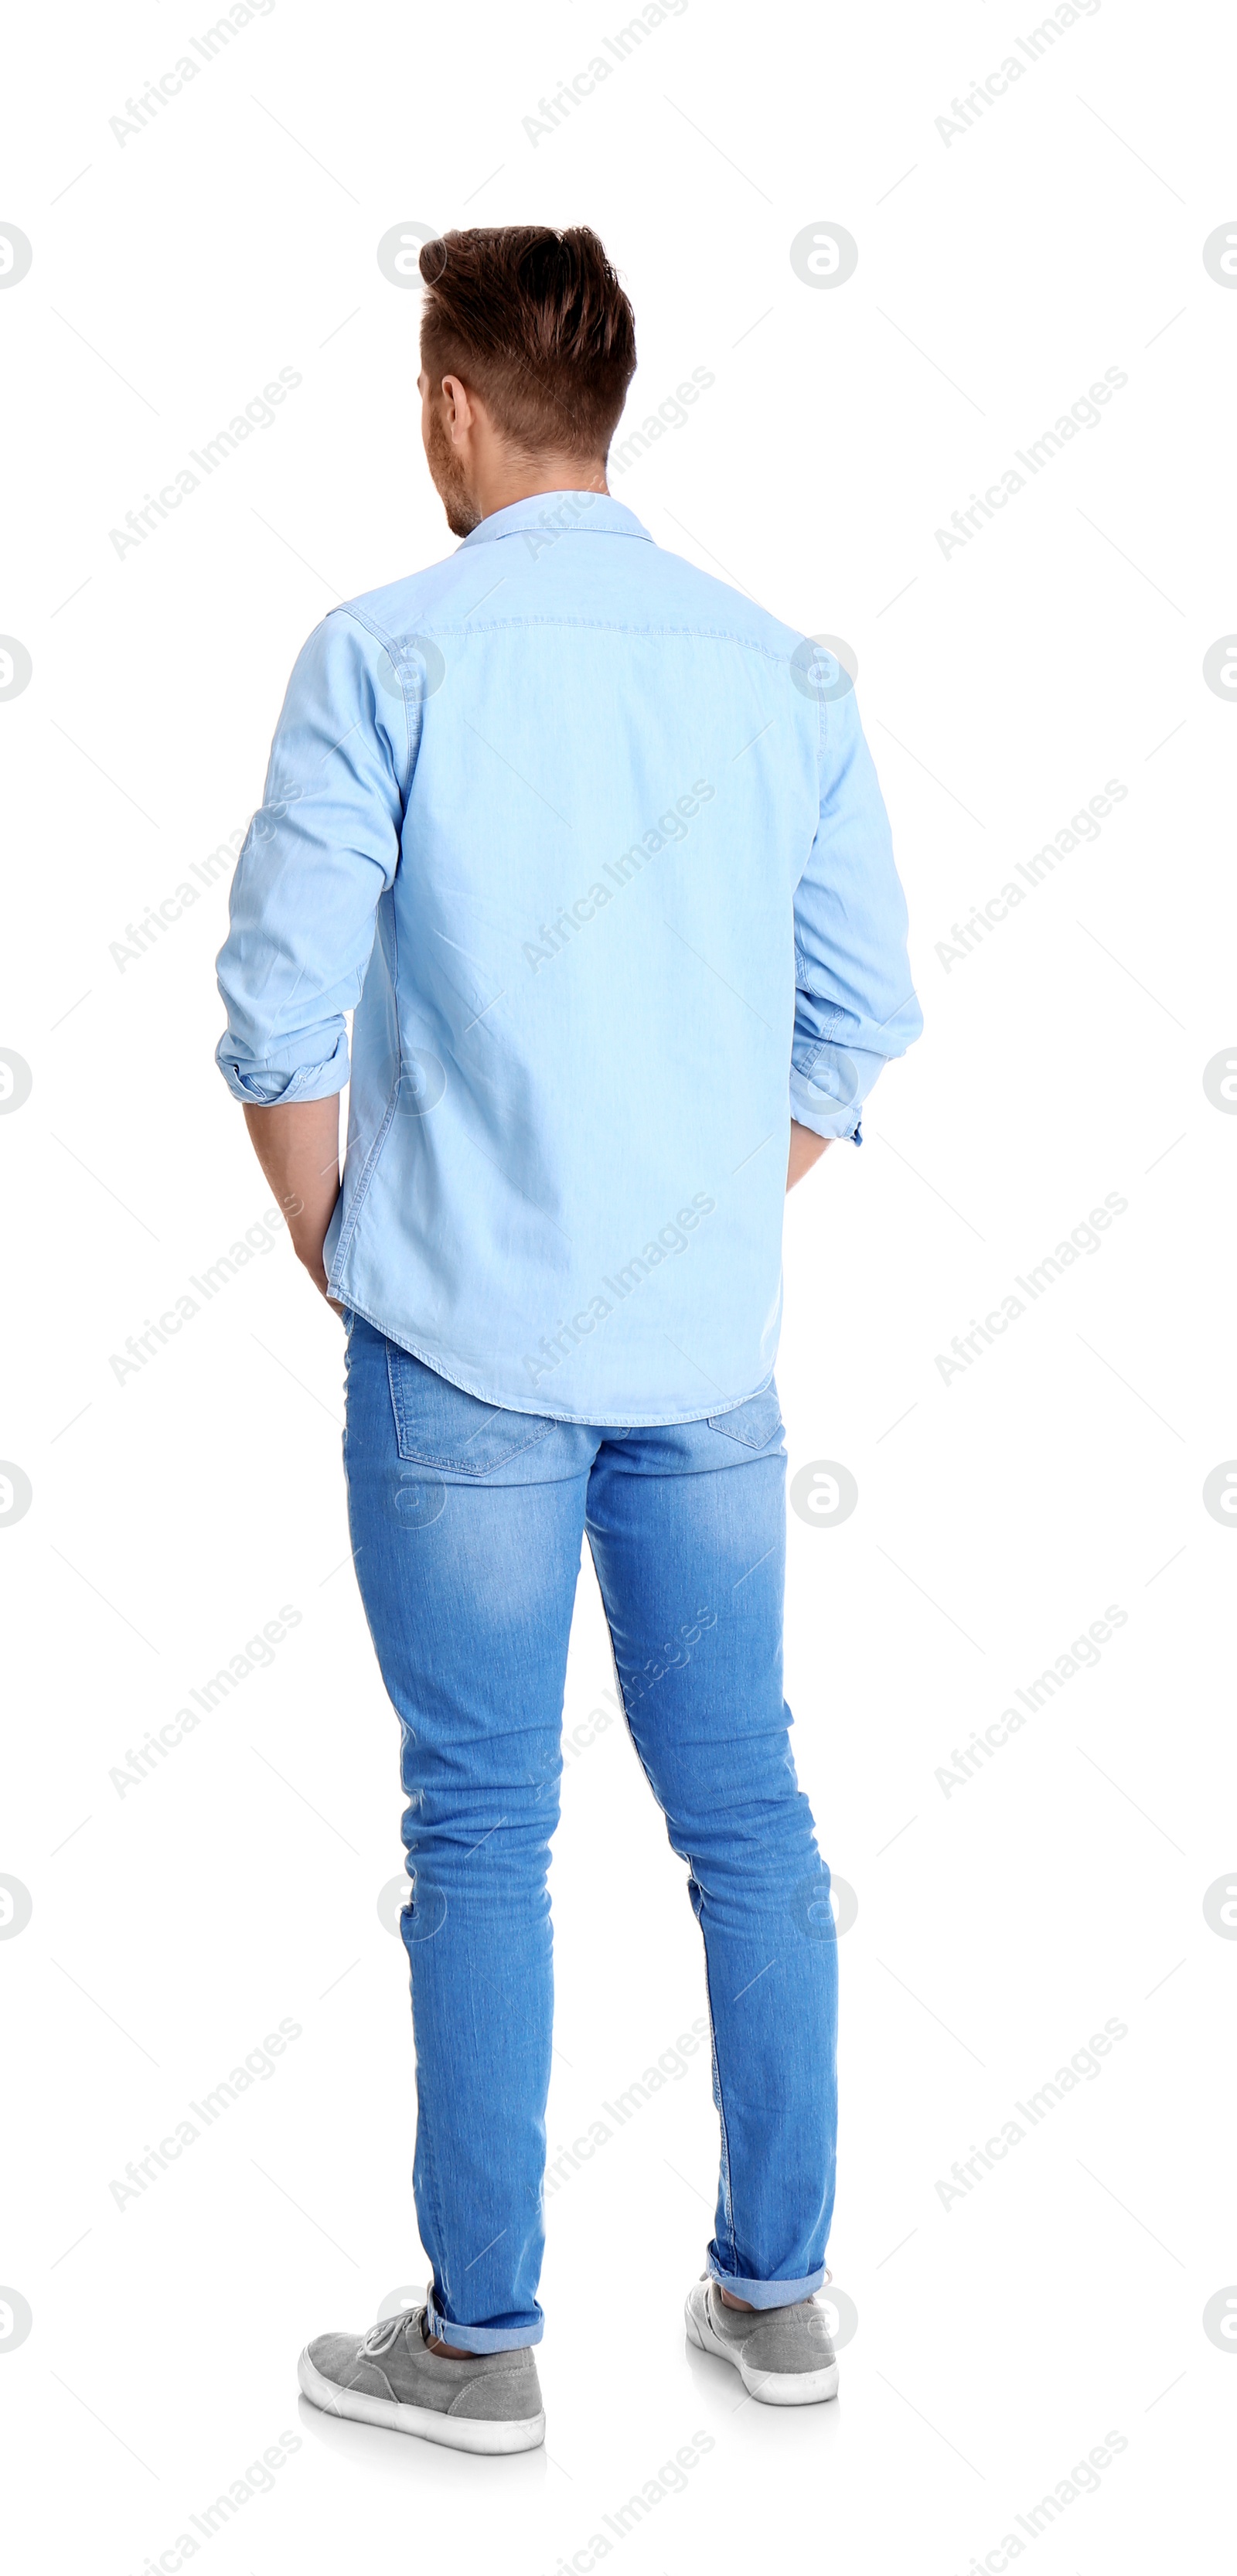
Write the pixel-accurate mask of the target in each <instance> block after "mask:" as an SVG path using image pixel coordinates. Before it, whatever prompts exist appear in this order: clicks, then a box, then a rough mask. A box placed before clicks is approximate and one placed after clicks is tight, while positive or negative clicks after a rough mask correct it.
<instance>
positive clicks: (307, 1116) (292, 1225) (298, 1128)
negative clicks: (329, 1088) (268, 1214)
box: [245, 1092, 339, 1304]
mask: <svg viewBox="0 0 1237 2576" xmlns="http://www.w3.org/2000/svg"><path fill="white" fill-rule="evenodd" d="M245 1125H246V1126H247V1128H248V1129H249V1137H250V1142H251V1144H252V1146H253V1150H254V1152H255V1154H256V1155H257V1158H258V1161H259V1162H260V1164H261V1166H262V1169H263V1171H264V1172H265V1174H266V1177H267V1180H268V1181H269V1182H270V1185H271V1194H272V1197H273V1198H274V1199H275V1202H276V1204H277V1206H278V1207H280V1208H281V1209H282V1211H283V1217H284V1222H285V1224H286V1226H287V1229H288V1232H289V1234H290V1235H291V1237H292V1249H293V1251H294V1252H295V1254H296V1257H297V1260H298V1261H301V1262H303V1263H304V1265H305V1268H306V1269H307V1271H308V1272H309V1276H310V1278H311V1279H312V1281H313V1283H314V1286H315V1288H318V1289H320V1290H321V1292H322V1295H323V1296H324V1297H325V1296H326V1270H325V1267H324V1265H323V1260H322V1246H323V1244H324V1242H325V1241H326V1230H327V1227H328V1225H329V1224H330V1222H331V1218H332V1215H333V1214H334V1209H335V1201H336V1199H337V1198H338V1197H339V1094H338V1092H332V1093H331V1095H330V1098H329V1099H327V1100H288V1101H277V1102H276V1103H275V1104H274V1106H273V1107H272V1108H269V1109H254V1108H251V1107H250V1105H249V1103H248V1102H246V1105H245ZM330 1302H331V1303H332V1304H333V1303H334V1300H333V1299H332V1300H331V1301H330Z"/></svg>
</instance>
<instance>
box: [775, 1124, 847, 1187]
mask: <svg viewBox="0 0 1237 2576" xmlns="http://www.w3.org/2000/svg"><path fill="white" fill-rule="evenodd" d="M835 1142H836V1139H835V1138H834V1137H832V1136H818V1135H816V1133H815V1131H814V1130H813V1129H812V1128H811V1127H801V1126H800V1125H799V1121H798V1119H797V1118H792V1119H791V1122H790V1160H789V1162H788V1164H787V1166H786V1187H787V1189H788V1190H793V1188H794V1186H795V1182H796V1181H801V1180H802V1178H803V1175H804V1173H805V1172H810V1171H811V1168H812V1165H813V1163H818V1162H819V1161H820V1158H821V1155H822V1154H823V1153H824V1151H825V1147H826V1146H827V1145H832V1144H834V1143H835Z"/></svg>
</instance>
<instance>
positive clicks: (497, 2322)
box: [344, 1316, 837, 2352]
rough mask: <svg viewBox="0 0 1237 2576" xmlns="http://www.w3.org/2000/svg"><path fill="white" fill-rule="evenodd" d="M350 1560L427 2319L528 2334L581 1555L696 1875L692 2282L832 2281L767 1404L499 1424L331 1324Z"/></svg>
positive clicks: (359, 1326)
mask: <svg viewBox="0 0 1237 2576" xmlns="http://www.w3.org/2000/svg"><path fill="white" fill-rule="evenodd" d="M348 1325H349V1334H348V1403H347V1428H346V1431H345V1435H344V1456H345V1464H346V1468H347V1475H348V1497H349V1512H350V1520H351V1530H352V1546H353V1555H354V1558H355V1562H356V1571H357V1579H358V1582H359V1584H360V1588H361V1594H362V1598H363V1600H364V1604H365V1610H366V1615H367V1617H368V1620H369V1625H370V1631H371V1634H372V1636H373V1640H374V1646H375V1649H376V1652H377V1656H378V1662H379V1665H380V1667H381V1671H382V1677H383V1680H384V1682H385V1684H386V1687H387V1690H388V1691H389V1693H390V1696H391V1699H392V1701H393V1702H394V1705H395V1709H396V1712H397V1714H398V1716H399V1720H400V1727H401V1733H402V1778H403V1786H404V1789H405V1792H406V1794H407V1799H408V1805H407V1808H406V1811H405V1815H404V1828H403V1830H404V1842H405V1845H406V1847H407V1853H408V1861H407V1867H408V1875H409V1879H410V1881H411V1889H410V1894H409V1897H408V1902H407V1904H406V1906H405V1908H404V1911H403V1914H402V1917H401V1924H402V1929H403V1936H404V1940H405V1943H406V1945H407V1950H408V1958H409V1962H410V1967H411V1977H412V2014H413V2029H414V2033H415V2041H416V2057H417V2099H418V2114H417V2143H416V2158H415V2163H414V2167H413V2187H414V2191H415V2194H416V2204H417V2217H418V2221H419V2225H420V2231H421V2241H422V2244H423V2245H424V2247H425V2250H426V2253H427V2254H428V2256H429V2258H430V2261H431V2263H432V2266H433V2275H434V2280H433V2294H432V2302H431V2314H430V2327H431V2331H432V2332H434V2333H436V2334H440V2335H442V2336H443V2337H444V2339H445V2340H446V2341H448V2342H450V2343H453V2344H457V2345H462V2346H464V2347H466V2348H467V2349H468V2350H469V2351H472V2352H495V2351H499V2350H501V2349H503V2348H505V2347H506V2346H509V2345H515V2344H531V2343H537V2342H539V2341H540V2338H541V2332H542V2311H541V2309H540V2307H539V2306H538V2304H537V2282H538V2277H539V2274H540V2267H541V2256H542V2249H543V2243H544V2227H543V2214H542V2177H543V2171H544V2165H545V2152H546V2131H545V2109H546V2096H547V2092H548V2089H549V2080H550V2041H551V2020H552V2012H553V1982H552V1970H551V1933H550V1903H549V1895H548V1892H547V1887H546V1872H547V1868H548V1864H549V1856H550V1837H551V1835H552V1834H553V1831H554V1827H555V1825H556V1823H557V1821H558V1812H559V1807H558V1790H559V1780H560V1777H561V1773H562V1754H561V1749H560V1727H561V1717H562V1705H563V1686H564V1678H565V1673H566V1663H567V1639H568V1633H569V1630H570V1627H571V1616H572V1607H573V1603H574V1599H575V1590H576V1579H577V1574H578V1571H579V1563H580V1548H581V1541H582V1538H583V1536H584V1535H585V1533H587V1536H588V1542H589V1546H590V1549H591V1551H592V1557H593V1563H594V1565H595V1567H596V1569H597V1579H598V1582H599V1584H600V1587H601V1595H602V1599H603V1601H604V1604H605V1610H606V1616H607V1619H608V1621H609V1625H610V1635H611V1640H612V1644H613V1648H614V1659H615V1666H616V1670H617V1675H618V1682H619V1688H620V1691H621V1695H622V1700H623V1706H624V1711H625V1714H626V1718H627V1723H628V1726H629V1728H630V1730H631V1735H632V1739H633V1742H634V1744H635V1747H636V1751H637V1753H638V1755H639V1757H640V1761H641V1763H642V1764H643V1767H644V1772H645V1776H646V1778H647V1780H648V1782H649V1785H650V1787H651V1789H652V1791H653V1795H654V1797H655V1798H656V1800H657V1802H658V1805H659V1806H660V1807H661V1810H662V1812H663V1814H664V1816H665V1818H666V1829H667V1832H668V1834H669V1837H670V1841H671V1843H672V1844H673V1846H674V1849H675V1851H676V1852H678V1853H679V1854H680V1856H681V1857H682V1858H683V1859H684V1860H685V1861H686V1862H687V1864H688V1867H689V1871H690V1880H689V1894H690V1897H691V1902H692V1906H693V1908H694V1911H695V1915H696V1920H697V1922H698V1923H699V1925H700V1929H701V1932H702V1934H703V1936H704V1954H705V1967H706V1977H707V1990H708V2005H709V2017H710V2022H711V2026H712V2041H713V2096H714V2100H715V2102H716V2104H717V2109H718V2115H719V2120H720V2124H721V2181H720V2188H719V2192H718V2201H717V2213H716V2218H715V2223H714V2235H713V2239H712V2242H711V2243H710V2245H709V2248H708V2268H709V2270H710V2272H711V2273H712V2275H713V2277H714V2279H715V2280H718V2281H721V2282H724V2283H725V2285H726V2287H727V2288H728V2289H732V2290H734V2291H735V2292H736V2293H737V2294H738V2296H739V2297H741V2298H744V2299H748V2300H750V2301H751V2303H752V2305H753V2306H754V2307H758V2308H764V2307H776V2306H780V2305H783V2304H785V2303H787V2302H789V2301H790V2300H793V2299H801V2298H805V2297H806V2296H807V2295H808V2293H809V2292H810V2291H811V2290H814V2289H816V2288H817V2287H818V2286H819V2284H820V2282H821V2281H822V2280H823V2278H824V2264H825V2244H826V2240H827V2237H828V2232H829V2222H830V2218H831V2216H832V2210H833V2188H834V2142H835V2129H836V2086H835V2037H836V2026H837V1945H836V1940H835V1937H834V1926H833V1915H832V1911H831V1908H830V1903H829V1874H828V1871H827V1869H826V1868H825V1866H824V1863H823V1862H822V1860H821V1859H820V1856H819V1853H818V1852H817V1849H816V1841H815V1835H814V1831H813V1825H812V1816H811V1810H810V1808H809V1806H808V1802H807V1799H806V1797H805V1796H804V1794H803V1792H802V1790H801V1789H800V1788H799V1786H798V1783H797V1780H796V1777H795V1767H794V1762H793V1759H792V1757H791V1751H790V1742H789V1737H788V1734H787V1728H788V1725H789V1715H790V1713H789V1711H788V1709H787V1707H786V1705H785V1702H784V1700H783V1698H782V1586H783V1574H784V1560H785V1504H784V1477H785V1463H786V1462H785V1452H784V1450H783V1447H782V1438H781V1432H782V1426H781V1420H780V1417H779V1412H778V1401H777V1395H776V1391H775V1390H774V1389H773V1388H772V1387H769V1388H768V1389H767V1390H766V1391H765V1392H764V1393H763V1394H760V1395H755V1396H752V1397H751V1398H750V1399H749V1400H748V1402H747V1403H745V1404H741V1405H739V1406H737V1407H736V1408H735V1410H734V1411H733V1412H730V1413H725V1414H721V1415H717V1416H715V1417H714V1419H713V1420H712V1421H708V1422H685V1423H678V1424H670V1425H667V1426H664V1427H657V1428H653V1429H647V1428H644V1429H633V1430H616V1429H615V1428H613V1427H612V1426H611V1427H607V1428H605V1429H591V1428H590V1427H588V1426H587V1425H585V1424H581V1423H572V1422H557V1421H549V1420H547V1419H546V1418H545V1417H544V1416H541V1415H537V1414H528V1413H508V1412H503V1411H495V1409H494V1408H493V1406H491V1405H488V1404H483V1403H481V1402H480V1401H478V1399H477V1398H476V1397H475V1396H471V1395H466V1394H464V1393H463V1392H462V1390H461V1389H460V1388H458V1387H456V1386H453V1385H451V1384H449V1383H448V1381H447V1380H446V1379H445V1378H442V1377H439V1376H438V1375H437V1374H436V1373H435V1372H434V1371H433V1370H432V1369H429V1368H427V1367H425V1365H424V1364H423V1362H422V1361H420V1360H416V1359H414V1358H412V1356H411V1355H410V1353H408V1352H407V1351H403V1350H400V1349H399V1348H397V1346H396V1345H395V1343H393V1342H389V1341H387V1340H386V1339H385V1337H384V1335H383V1334H381V1333H379V1332H376V1331H375V1330H374V1329H373V1327H372V1326H371V1325H369V1324H367V1323H365V1322H364V1321H363V1320H362V1319H361V1318H360V1317H359V1316H350V1317H349V1318H348Z"/></svg>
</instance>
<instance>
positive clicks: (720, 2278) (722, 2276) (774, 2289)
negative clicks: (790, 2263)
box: [709, 2262, 826, 2308]
mask: <svg viewBox="0 0 1237 2576" xmlns="http://www.w3.org/2000/svg"><path fill="white" fill-rule="evenodd" d="M825 2277H826V2267H825V2265H824V2264H823V2263H819V2264H818V2265H817V2267H816V2270H815V2271H814V2272H809V2273H808V2276H807V2279H806V2280H805V2281H744V2280H741V2279H740V2278H739V2275H738V2274H737V2273H736V2272H719V2271H718V2268H717V2265H716V2263H713V2262H710V2264H709V2279H710V2280H711V2281H716V2283H717V2286H718V2288H719V2290H731V2291H733V2293H734V2296H735V2298H736V2299H746V2300H747V2302H748V2305H749V2306H750V2307H753V2308H790V2307H793V2306H794V2305H795V2302H796V2301H797V2300H799V2299H810V2298H811V2295H812V2292H813V2290H819V2288H820V2286H821V2283H822V2282H823V2281H824V2279H825Z"/></svg>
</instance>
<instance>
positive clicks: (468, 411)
mask: <svg viewBox="0 0 1237 2576" xmlns="http://www.w3.org/2000/svg"><path fill="white" fill-rule="evenodd" d="M442 392H443V397H444V400H445V402H446V407H447V428H448V430H449V432H450V435H451V439H452V442H453V444H454V445H455V446H457V447H458V446H459V444H460V442H461V440H462V439H463V438H464V437H466V436H467V434H468V431H469V430H470V429H475V428H476V425H477V409H476V405H475V403H474V402H473V400H472V397H471V395H470V393H469V391H468V387H467V385H466V384H464V383H462V381H461V379H460V378H459V376H444V377H443V379H442Z"/></svg>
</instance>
